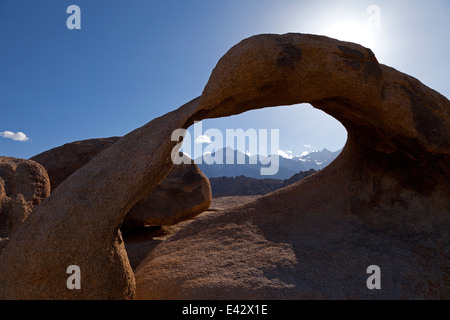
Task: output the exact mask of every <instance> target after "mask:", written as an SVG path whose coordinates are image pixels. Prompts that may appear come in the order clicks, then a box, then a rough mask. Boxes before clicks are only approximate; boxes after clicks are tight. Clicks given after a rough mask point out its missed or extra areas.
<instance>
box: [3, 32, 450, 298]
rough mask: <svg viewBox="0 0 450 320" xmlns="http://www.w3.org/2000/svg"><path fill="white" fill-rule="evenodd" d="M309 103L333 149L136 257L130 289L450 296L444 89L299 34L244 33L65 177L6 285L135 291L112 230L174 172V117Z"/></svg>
mask: <svg viewBox="0 0 450 320" xmlns="http://www.w3.org/2000/svg"><path fill="white" fill-rule="evenodd" d="M303 102H309V103H311V104H312V105H313V106H315V107H317V108H319V109H322V110H324V111H325V112H327V113H328V114H330V115H332V116H334V117H335V118H336V119H338V120H339V121H341V123H342V124H343V125H344V126H345V127H346V128H347V131H348V141H347V144H346V146H345V148H344V150H343V152H342V153H341V155H340V156H339V157H338V158H337V159H336V160H335V161H334V162H333V163H332V164H331V165H329V166H328V167H326V168H325V169H324V170H321V171H320V172H318V173H316V174H314V175H312V176H310V177H308V178H306V179H304V180H301V181H299V182H298V183H295V184H293V185H291V186H288V187H286V188H283V189H280V190H278V191H275V192H273V193H271V194H269V195H267V196H264V197H260V198H258V199H256V200H255V201H254V202H252V203H249V204H247V205H246V206H244V207H239V208H235V209H230V210H228V211H224V212H220V213H218V214H215V215H213V216H204V217H201V218H199V219H198V220H196V221H194V222H192V223H190V224H189V225H187V226H186V228H183V229H181V230H180V231H179V232H177V233H176V234H174V235H173V236H172V237H170V238H169V239H167V240H166V241H164V242H163V243H161V244H160V245H159V246H158V247H156V248H155V249H154V250H153V251H152V252H151V254H150V255H149V256H148V257H147V258H146V260H145V261H144V263H142V264H141V265H140V266H139V267H138V269H137V271H136V279H137V293H136V297H137V298H141V299H146V298H153V299H154V298H157V299H158V298H159V299H178V298H192V299H202V298H207V299H214V298H242V299H260V298H296V299H297V298H448V297H449V296H450V292H449V288H450V286H449V278H450V277H449V269H448V266H449V256H448V251H449V247H450V245H449V234H448V232H449V230H450V221H449V220H450V203H449V202H448V199H449V198H450V185H449V183H450V182H449V181H450V179H449V178H450V102H449V101H448V100H447V99H446V98H445V97H443V96H442V95H440V94H439V93H437V92H435V91H433V90H431V89H430V88H428V87H426V86H425V85H423V84H422V83H420V82H419V81H418V80H416V79H414V78H412V77H410V76H408V75H405V74H403V73H401V72H398V71H396V70H394V69H392V68H389V67H386V66H383V65H380V64H379V63H378V62H377V60H376V58H375V56H374V55H373V53H372V52H371V51H370V50H368V49H366V48H363V47H361V46H359V45H356V44H351V43H347V42H341V41H337V40H333V39H330V38H326V37H319V36H313V35H302V34H286V35H259V36H254V37H251V38H249V39H246V40H244V41H242V42H241V43H239V44H238V45H236V46H235V47H233V48H232V49H231V50H230V51H229V52H228V53H227V54H226V55H225V56H224V57H223V58H222V59H221V60H220V61H219V63H218V65H217V66H216V68H215V69H214V71H213V73H212V75H211V77H210V80H209V82H208V84H207V85H206V87H205V90H204V92H203V94H202V96H201V97H200V98H197V99H194V100H193V101H191V102H189V103H187V104H186V105H184V106H182V107H180V108H179V109H177V110H175V111H173V112H170V113H168V114H166V115H164V116H162V117H160V118H157V119H155V120H153V121H151V122H150V123H149V124H147V125H145V126H144V127H142V128H139V129H137V130H135V131H133V132H131V133H130V134H128V135H126V136H125V137H124V138H122V139H120V140H119V141H118V142H117V143H115V144H114V145H113V146H111V147H110V148H108V149H106V150H105V151H104V152H102V153H101V154H99V155H98V156H97V157H95V158H94V159H93V160H91V161H90V162H89V163H88V164H86V165H85V166H84V167H83V168H81V169H80V170H78V171H76V172H75V173H74V174H73V175H71V176H70V177H69V178H68V179H67V180H65V181H64V182H63V183H62V184H61V185H60V186H59V187H58V188H57V189H56V190H55V192H54V193H53V194H52V195H50V197H49V198H47V199H46V200H45V201H44V202H43V203H41V205H39V207H37V208H36V209H35V210H34V211H33V213H32V214H31V215H30V216H29V218H28V219H26V220H25V222H24V223H23V224H22V225H21V226H20V227H19V229H18V230H17V232H16V233H15V235H14V236H13V237H12V238H11V240H10V243H9V244H8V246H7V247H6V248H5V250H4V252H3V255H2V259H1V261H0V297H1V298H59V299H61V298H65V299H69V298H72V299H74V298H133V297H134V288H135V282H134V277H133V273H132V272H131V268H130V266H129V263H128V260H127V257H126V252H125V250H124V246H123V242H122V241H121V238H120V235H119V234H118V228H119V225H120V223H121V222H122V220H123V218H124V216H125V214H126V212H127V211H128V210H129V208H131V207H132V206H133V205H134V204H135V203H136V202H137V201H139V199H140V198H142V196H143V195H144V194H145V193H147V192H148V191H149V190H151V189H152V188H154V187H156V185H158V183H159V182H160V181H161V180H162V179H163V178H164V176H165V175H167V173H168V172H169V171H170V170H171V168H172V162H171V159H170V155H171V153H172V149H173V148H174V147H175V146H176V142H174V141H171V134H172V131H173V130H174V129H176V128H186V127H188V126H189V125H191V124H193V121H194V120H201V119H205V118H209V117H223V116H229V115H233V114H238V113H241V112H244V111H247V110H250V109H257V108H263V107H269V106H279V105H288V104H296V103H303ZM177 146H178V147H179V145H177ZM124 181H126V184H125V183H124ZM24 252H26V254H23V253H24ZM71 264H78V265H79V266H80V267H81V270H82V274H83V275H84V276H83V289H82V290H78V291H70V290H68V289H67V288H66V286H65V280H66V278H65V277H64V276H63V275H64V273H65V270H66V268H67V266H68V265H71ZM369 265H378V266H380V268H381V270H382V279H383V280H382V281H383V282H382V290H374V291H371V290H368V289H367V287H366V284H365V282H366V279H367V277H368V275H367V274H366V269H367V267H368V266H369Z"/></svg>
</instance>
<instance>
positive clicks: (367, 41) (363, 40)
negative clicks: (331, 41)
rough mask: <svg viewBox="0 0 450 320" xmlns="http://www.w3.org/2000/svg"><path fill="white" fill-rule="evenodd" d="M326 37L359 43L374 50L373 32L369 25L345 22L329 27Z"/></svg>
mask: <svg viewBox="0 0 450 320" xmlns="http://www.w3.org/2000/svg"><path fill="white" fill-rule="evenodd" d="M324 35H326V36H328V37H331V38H335V39H338V40H342V41H349V42H354V43H358V44H360V45H362V46H364V47H367V48H371V49H372V48H373V46H374V44H375V43H374V37H373V34H372V31H371V30H370V28H369V27H368V26H367V25H364V24H361V23H357V22H352V21H343V22H339V23H336V24H334V25H332V26H330V27H328V28H327V29H326V30H325V31H324Z"/></svg>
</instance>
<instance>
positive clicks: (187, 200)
mask: <svg viewBox="0 0 450 320" xmlns="http://www.w3.org/2000/svg"><path fill="white" fill-rule="evenodd" d="M119 139H120V137H110V138H99V139H88V140H82V141H76V142H72V143H67V144H65V145H63V146H60V147H57V148H53V149H51V150H48V151H45V152H43V153H40V154H38V155H36V156H34V157H32V158H31V160H34V161H36V162H38V163H40V164H41V165H42V166H44V168H45V169H46V170H47V172H48V175H49V177H50V182H51V184H52V190H55V189H56V187H58V186H59V185H60V184H61V182H63V181H64V180H65V179H67V177H69V176H70V175H71V174H73V173H74V172H75V171H77V170H78V169H80V168H81V167H83V166H84V165H85V164H86V163H88V162H89V161H91V160H92V158H94V157H95V156H96V155H98V154H99V153H100V152H102V151H103V150H105V149H107V148H109V147H110V146H112V145H113V144H114V143H115V142H117V141H118V140H119ZM183 157H184V158H183V162H182V163H181V164H179V165H176V166H174V168H173V169H172V170H171V172H170V173H169V174H168V175H167V177H166V178H164V179H163V180H162V181H161V183H160V184H159V185H158V186H157V187H156V188H155V189H153V190H151V191H150V192H149V193H147V194H146V195H145V196H144V197H143V198H142V199H141V200H140V201H139V202H138V203H136V204H135V205H134V206H133V207H132V208H131V209H130V211H128V213H127V215H126V216H125V219H124V222H123V226H124V227H128V228H132V227H141V226H145V225H157V226H165V225H173V224H177V223H179V222H181V221H184V220H188V219H191V218H193V217H194V216H196V215H197V214H199V213H201V212H203V211H205V210H206V209H208V207H209V205H210V204H211V200H212V193H211V185H210V183H209V180H208V178H207V177H206V176H205V175H204V174H203V172H201V171H200V169H199V168H198V166H197V165H196V164H195V163H194V162H193V161H192V160H191V159H189V158H188V157H187V156H186V155H184V156H183Z"/></svg>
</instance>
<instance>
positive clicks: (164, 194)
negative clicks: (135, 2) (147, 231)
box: [123, 160, 212, 228]
mask: <svg viewBox="0 0 450 320" xmlns="http://www.w3.org/2000/svg"><path fill="white" fill-rule="evenodd" d="M189 162H190V163H189ZM189 162H188V161H186V163H181V164H178V165H174V167H173V169H172V171H171V172H170V173H169V174H168V175H167V176H166V177H165V178H164V180H162V181H161V183H160V184H159V185H158V186H157V187H156V188H154V189H153V190H152V191H150V192H149V193H148V194H147V195H146V196H144V198H142V200H140V201H139V202H138V203H136V204H135V205H134V206H133V208H131V210H130V211H129V212H128V213H127V215H126V216H125V219H124V221H123V223H124V226H125V227H129V228H132V227H140V226H145V225H153V226H170V225H174V224H177V223H180V222H181V221H185V220H188V219H192V218H193V217H195V216H196V215H198V214H199V213H202V212H203V211H205V210H207V209H208V208H209V206H210V204H211V200H212V192H211V185H210V183H209V180H208V178H207V177H206V176H205V175H204V174H203V172H201V171H200V169H199V168H198V166H197V165H196V164H195V163H194V162H193V161H192V160H189Z"/></svg>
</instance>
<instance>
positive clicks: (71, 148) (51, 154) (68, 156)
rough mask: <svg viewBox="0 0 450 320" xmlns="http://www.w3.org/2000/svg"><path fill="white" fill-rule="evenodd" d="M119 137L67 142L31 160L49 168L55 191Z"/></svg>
mask: <svg viewBox="0 0 450 320" xmlns="http://www.w3.org/2000/svg"><path fill="white" fill-rule="evenodd" d="M119 139H120V137H110V138H98V139H88V140H81V141H75V142H71V143H66V144H65V145H62V146H60V147H56V148H53V149H50V150H47V151H45V152H42V153H40V154H38V155H35V156H34V157H32V158H30V160H33V161H36V162H37V163H39V164H41V165H42V166H43V167H44V168H45V169H46V170H47V172H48V176H49V177H50V183H51V185H52V191H53V190H55V189H56V187H57V186H59V185H60V184H61V182H63V181H64V180H66V179H67V177H68V176H70V175H71V174H72V173H74V172H75V171H77V170H78V169H80V168H81V167H82V166H84V165H85V164H86V163H88V162H89V161H91V160H92V158H94V157H95V156H96V155H98V154H99V153H100V152H102V151H103V150H105V149H106V148H109V147H110V146H112V145H113V143H114V142H116V141H118V140H119Z"/></svg>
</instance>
